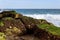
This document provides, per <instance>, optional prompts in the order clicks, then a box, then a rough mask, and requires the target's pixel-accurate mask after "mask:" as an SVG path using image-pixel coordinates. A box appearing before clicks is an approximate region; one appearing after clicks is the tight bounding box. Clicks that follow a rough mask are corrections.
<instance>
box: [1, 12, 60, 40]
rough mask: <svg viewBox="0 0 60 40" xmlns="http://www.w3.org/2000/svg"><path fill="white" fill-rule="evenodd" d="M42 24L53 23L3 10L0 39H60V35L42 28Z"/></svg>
mask: <svg viewBox="0 0 60 40" xmlns="http://www.w3.org/2000/svg"><path fill="white" fill-rule="evenodd" d="M42 24H48V25H53V24H51V23H48V22H47V21H46V20H43V19H40V20H38V19H33V18H31V17H26V16H23V15H22V14H18V13H16V12H15V11H3V12H1V13H0V32H1V34H0V37H2V38H0V40H60V37H59V36H57V35H53V34H52V33H50V32H49V31H46V29H43V28H41V27H42ZM1 35H2V36H1Z"/></svg>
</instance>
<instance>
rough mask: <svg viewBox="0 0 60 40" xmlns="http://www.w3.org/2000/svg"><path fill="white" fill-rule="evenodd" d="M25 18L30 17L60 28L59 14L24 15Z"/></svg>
mask: <svg viewBox="0 0 60 40" xmlns="http://www.w3.org/2000/svg"><path fill="white" fill-rule="evenodd" d="M24 15H25V16H28V17H32V18H35V19H45V20H47V21H48V22H50V23H53V24H54V25H55V26H57V27H60V14H33V15H32V14H24Z"/></svg>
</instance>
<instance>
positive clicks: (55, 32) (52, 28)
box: [37, 24, 60, 35]
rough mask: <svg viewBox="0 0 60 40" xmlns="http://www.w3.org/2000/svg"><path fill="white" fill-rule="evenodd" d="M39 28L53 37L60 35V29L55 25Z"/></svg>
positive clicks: (43, 25) (39, 25) (42, 25)
mask: <svg viewBox="0 0 60 40" xmlns="http://www.w3.org/2000/svg"><path fill="white" fill-rule="evenodd" d="M37 26H38V27H39V28H41V29H45V30H46V31H48V32H50V33H52V34H53V35H60V27H56V26H54V25H49V24H38V25H37Z"/></svg>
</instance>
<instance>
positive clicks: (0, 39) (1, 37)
mask: <svg viewBox="0 0 60 40" xmlns="http://www.w3.org/2000/svg"><path fill="white" fill-rule="evenodd" d="M5 36H6V35H5V34H4V33H2V32H0V40H6V38H5Z"/></svg>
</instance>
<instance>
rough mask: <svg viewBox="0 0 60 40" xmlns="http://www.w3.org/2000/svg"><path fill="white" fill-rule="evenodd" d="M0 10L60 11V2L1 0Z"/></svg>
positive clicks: (50, 0)
mask: <svg viewBox="0 0 60 40" xmlns="http://www.w3.org/2000/svg"><path fill="white" fill-rule="evenodd" d="M0 9H60V0H0Z"/></svg>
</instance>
